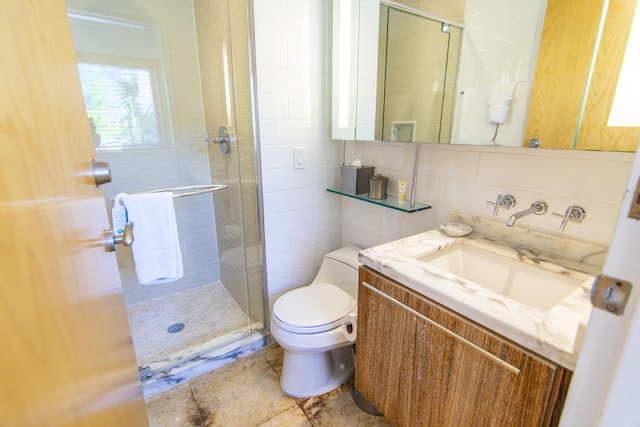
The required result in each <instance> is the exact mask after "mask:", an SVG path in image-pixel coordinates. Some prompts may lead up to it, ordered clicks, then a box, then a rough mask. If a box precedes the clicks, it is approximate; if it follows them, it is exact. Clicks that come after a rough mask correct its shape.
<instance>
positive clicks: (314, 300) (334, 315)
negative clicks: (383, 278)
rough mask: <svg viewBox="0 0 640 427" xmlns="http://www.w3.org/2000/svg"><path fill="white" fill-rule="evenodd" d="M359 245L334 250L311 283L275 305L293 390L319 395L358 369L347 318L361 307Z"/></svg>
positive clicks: (275, 327) (285, 383) (285, 385)
mask: <svg viewBox="0 0 640 427" xmlns="http://www.w3.org/2000/svg"><path fill="white" fill-rule="evenodd" d="M358 250H359V249H357V248H352V247H349V248H342V249H339V250H337V251H334V252H330V253H329V254H327V255H326V256H325V258H324V260H323V262H322V265H321V267H320V271H319V272H318V275H317V276H316V279H315V280H314V281H313V282H312V283H311V284H310V285H309V286H305V287H301V288H297V289H294V290H292V291H289V292H287V293H285V294H284V295H282V296H281V297H280V298H279V299H278V300H277V301H276V303H275V304H274V306H273V312H272V315H271V333H272V335H273V337H274V339H275V340H276V342H278V344H280V346H281V347H282V348H283V349H284V361H283V366H282V375H281V377H280V386H281V388H282V390H283V391H284V392H285V393H287V394H288V395H290V396H294V397H311V396H318V395H320V394H323V393H326V392H328V391H330V390H333V389H334V388H336V387H338V386H340V385H341V384H344V383H345V382H346V381H348V380H349V378H351V376H352V375H353V371H354V361H353V353H352V344H353V343H352V342H350V341H349V340H347V338H346V337H345V336H344V334H343V333H342V319H343V318H344V316H346V315H347V314H349V313H353V312H355V310H356V305H357V286H358V267H359V263H358Z"/></svg>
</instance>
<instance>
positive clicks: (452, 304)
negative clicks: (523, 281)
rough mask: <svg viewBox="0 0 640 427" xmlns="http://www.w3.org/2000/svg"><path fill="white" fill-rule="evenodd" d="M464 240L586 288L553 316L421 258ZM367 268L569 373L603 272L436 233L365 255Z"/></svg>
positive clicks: (481, 238) (475, 237) (483, 239)
mask: <svg viewBox="0 0 640 427" xmlns="http://www.w3.org/2000/svg"><path fill="white" fill-rule="evenodd" d="M460 240H462V241H464V242H466V243H467V244H469V245H473V246H476V247H485V248H487V249H490V250H491V251H493V252H497V253H499V254H501V255H503V256H508V257H511V258H514V259H519V260H521V261H522V262H525V263H527V264H531V265H535V266H538V267H542V268H546V269H548V270H551V271H555V272H560V273H562V274H563V275H569V276H571V277H574V278H577V279H579V280H583V281H584V283H583V284H582V285H581V286H580V287H578V288H577V289H576V290H574V291H573V292H571V293H570V294H569V295H568V296H566V297H565V298H564V299H563V300H562V301H561V302H560V303H558V304H557V305H555V306H553V307H552V308H550V309H548V310H546V311H545V310H542V309H538V308H532V307H529V306H527V305H525V304H524V303H521V302H518V301H516V300H514V299H511V298H509V297H507V296H504V295H502V294H499V293H497V292H495V291H491V290H489V289H487V288H484V287H482V286H480V285H477V284H475V283H472V282H469V281H465V280H460V279H459V278H458V277H456V276H453V275H451V274H447V272H444V271H443V270H440V269H438V268H435V267H432V266H430V265H428V264H426V263H424V262H422V261H420V260H419V259H417V258H419V257H422V256H424V255H427V254H429V253H433V252H436V251H439V250H441V249H444V248H447V247H449V246H451V245H454V244H456V243H460ZM359 260H360V262H362V263H363V264H364V265H366V266H368V267H370V268H372V269H373V270H376V271H378V272H379V273H382V274H384V275H385V276H387V277H389V278H391V279H394V280H396V281H397V282H399V283H401V284H403V285H404V286H406V287H408V288H410V289H412V290H414V291H416V292H418V293H419V294H422V295H424V296H425V297H427V298H430V299H432V300H434V301H436V302H438V303H440V304H442V305H443V306H445V307H448V308H450V309H452V310H454V311H456V312H458V313H459V314H462V315H463V316H465V317H467V318H469V319H471V320H473V321H475V322H477V323H479V324H481V325H483V326H484V327H486V328H488V329H490V330H492V331H494V332H496V333H498V334H500V335H502V336H504V337H505V338H508V339H510V340H512V341H514V342H516V343H518V344H520V345H521V346H523V347H525V348H527V349H529V350H530V351H532V352H534V353H537V354H539V355H540V356H543V357H545V358H547V359H548V360H551V361H553V362H555V363H557V364H559V365H561V366H563V367H565V368H568V369H570V370H574V369H575V365H576V361H577V358H578V353H579V350H580V347H581V345H582V338H583V336H584V331H585V329H586V324H587V322H588V319H589V314H590V312H591V303H590V301H589V292H590V287H591V283H592V280H593V277H594V276H595V275H596V274H598V273H599V271H598V269H597V267H594V266H591V265H587V264H584V263H581V262H579V261H576V260H573V259H568V258H562V257H560V256H556V255H548V254H544V253H541V252H537V251H533V250H529V249H525V248H522V247H520V246H518V245H515V244H510V243H507V242H504V241H501V240H498V239H495V238H492V237H489V236H485V235H481V234H477V233H471V234H469V235H467V236H465V237H449V236H447V235H446V234H444V233H443V232H441V231H440V230H431V231H427V232H424V233H420V234H416V235H414V236H410V237H407V238H404V239H400V240H396V241H393V242H389V243H385V244H382V245H379V246H375V247H372V248H369V249H365V250H363V251H361V252H360V254H359Z"/></svg>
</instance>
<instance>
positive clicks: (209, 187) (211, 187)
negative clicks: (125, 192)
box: [111, 184, 229, 203]
mask: <svg viewBox="0 0 640 427" xmlns="http://www.w3.org/2000/svg"><path fill="white" fill-rule="evenodd" d="M228 187H229V186H228V185H226V184H205V185H187V186H185V187H169V188H158V189H156V190H147V191H139V192H136V193H129V194H143V193H161V192H163V191H171V192H174V191H186V193H177V194H174V195H173V198H174V199H175V198H178V197H185V196H195V195H197V194H205V193H213V192H214V191H218V190H224V189H225V188H228ZM188 190H193V191H188ZM113 200H114V197H111V201H112V202H113ZM121 203H122V202H121Z"/></svg>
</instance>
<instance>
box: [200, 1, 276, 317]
mask: <svg viewBox="0 0 640 427" xmlns="http://www.w3.org/2000/svg"><path fill="white" fill-rule="evenodd" d="M194 8H195V11H196V14H195V18H196V27H197V32H198V48H199V51H200V66H201V75H202V84H203V93H204V98H205V121H206V127H207V129H208V131H209V132H210V133H217V129H218V128H219V127H220V126H227V127H228V128H229V129H231V130H232V131H233V132H234V133H235V137H236V143H235V144H233V145H232V148H231V151H230V152H229V153H228V154H222V153H221V152H220V150H219V149H218V147H217V146H212V147H210V148H209V152H208V154H209V160H210V163H211V177H212V182H213V183H215V184H227V185H229V188H228V189H227V190H225V191H224V192H219V193H218V194H216V195H215V196H214V200H215V205H216V224H217V228H218V230H219V234H218V248H219V252H220V276H221V281H222V283H223V284H224V286H225V287H226V288H227V290H228V291H229V293H230V294H231V295H232V296H233V298H234V299H235V300H236V301H237V302H238V304H240V305H241V306H242V307H244V308H245V310H247V312H248V313H249V314H250V315H251V318H252V320H254V321H259V322H262V321H264V320H263V317H264V316H263V305H262V276H261V271H260V254H259V246H258V243H259V231H258V207H257V183H256V179H255V176H256V172H255V154H254V146H253V126H252V116H251V98H250V87H249V62H248V61H249V56H248V39H247V20H246V5H245V2H243V1H241V2H239V1H229V2H227V1H226V0H216V1H201V0H195V1H194ZM227 9H228V13H229V22H227V18H226V16H227ZM229 41H230V43H229ZM222 89H224V90H222ZM245 248H246V249H245ZM245 265H247V267H245ZM247 281H248V286H247Z"/></svg>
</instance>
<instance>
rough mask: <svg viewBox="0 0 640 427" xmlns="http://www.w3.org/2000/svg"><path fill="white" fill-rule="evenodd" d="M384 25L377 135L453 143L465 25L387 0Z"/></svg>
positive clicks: (382, 18)
mask: <svg viewBox="0 0 640 427" xmlns="http://www.w3.org/2000/svg"><path fill="white" fill-rule="evenodd" d="M378 28H379V42H378V79H377V83H378V85H377V100H376V120H375V139H376V140H379V141H401V142H415V141H421V142H431V143H448V142H449V138H450V134H451V132H450V131H451V124H452V122H453V105H454V98H455V84H456V77H457V71H458V58H459V56H460V41H461V38H462V29H461V28H459V27H456V26H454V25H452V24H450V23H448V22H447V23H443V22H441V21H436V20H433V19H429V17H427V16H420V15H417V14H413V13H409V12H407V11H404V10H400V9H397V8H392V7H389V6H385V5H382V6H381V7H380V25H379V27H378ZM416 51H419V52H424V53H423V54H421V55H416Z"/></svg>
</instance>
